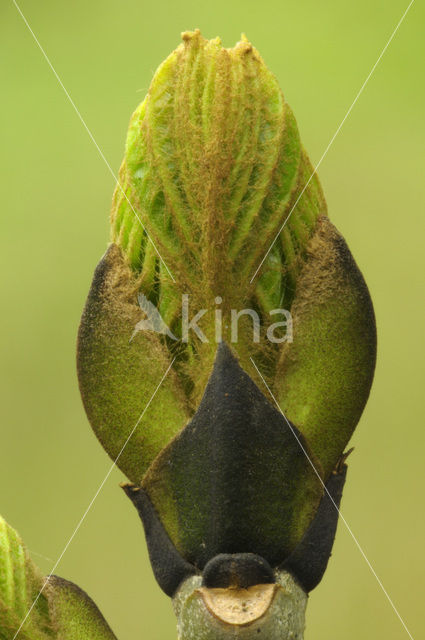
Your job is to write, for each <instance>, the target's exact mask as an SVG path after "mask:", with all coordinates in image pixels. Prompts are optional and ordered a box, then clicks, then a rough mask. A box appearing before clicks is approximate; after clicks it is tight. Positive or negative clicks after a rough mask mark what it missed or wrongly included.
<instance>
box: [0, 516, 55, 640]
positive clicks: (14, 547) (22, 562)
mask: <svg viewBox="0 0 425 640" xmlns="http://www.w3.org/2000/svg"><path fill="white" fill-rule="evenodd" d="M44 582H45V579H44V578H43V576H42V575H41V573H40V571H39V570H38V568H37V567H36V566H35V565H34V564H33V562H32V560H31V558H30V557H29V555H28V551H27V550H26V548H25V547H24V544H23V542H22V540H21V539H20V537H19V536H18V534H17V533H16V531H14V530H13V529H12V528H11V527H10V526H9V525H8V524H7V523H6V522H5V520H4V519H3V518H1V516H0V638H1V640H11V639H12V638H13V636H14V635H15V633H16V632H17V630H18V629H19V627H20V625H21V623H22V621H23V619H24V618H25V616H26V614H27V612H28V610H29V608H30V607H31V606H32V604H33V602H34V600H35V599H36V597H37V595H38V593H39V592H40V590H41V589H42V588H43V585H44ZM55 637H56V635H55V633H54V629H53V627H52V624H51V621H50V617H49V612H48V602H47V599H46V596H45V594H44V593H42V594H41V596H40V597H39V598H38V600H37V603H36V604H35V606H34V607H33V609H32V611H31V615H30V616H29V617H28V618H27V620H26V622H25V624H24V625H23V627H22V629H21V631H20V632H19V639H20V640H47V639H48V638H55Z"/></svg>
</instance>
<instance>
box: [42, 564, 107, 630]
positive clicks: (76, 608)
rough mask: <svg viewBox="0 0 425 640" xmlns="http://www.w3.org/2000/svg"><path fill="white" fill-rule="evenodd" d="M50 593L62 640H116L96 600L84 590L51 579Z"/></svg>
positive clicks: (51, 605)
mask: <svg viewBox="0 0 425 640" xmlns="http://www.w3.org/2000/svg"><path fill="white" fill-rule="evenodd" d="M46 592H47V597H48V600H49V613H50V619H51V621H52V624H53V626H54V628H55V630H56V638H57V639H58V640H116V636H115V635H114V634H113V633H112V631H111V628H110V627H109V625H108V623H107V622H106V620H105V618H104V617H103V616H102V614H101V613H100V611H99V609H98V608H97V606H96V605H95V603H94V602H93V600H92V599H91V598H90V597H89V596H88V595H87V593H85V592H84V591H83V590H82V589H80V587H77V585H75V584H73V583H72V582H69V581H68V580H64V579H63V578H59V577H57V576H51V577H50V578H49V583H48V585H47V587H46Z"/></svg>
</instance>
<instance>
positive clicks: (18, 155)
mask: <svg viewBox="0 0 425 640" xmlns="http://www.w3.org/2000/svg"><path fill="white" fill-rule="evenodd" d="M20 4H21V8H22V10H23V12H24V13H25V15H26V17H27V19H28V21H29V23H30V25H31V27H32V28H33V30H34V32H35V33H36V35H37V37H38V38H39V40H40V42H41V43H42V45H43V47H44V48H45V50H46V52H47V54H48V55H49V57H50V58H51V60H52V63H53V64H54V66H55V68H56V70H57V72H58V73H59V75H60V77H61V79H62V80H63V82H64V84H65V86H66V88H67V90H68V91H69V93H70V94H71V96H72V98H73V100H74V101H75V103H76V105H77V106H78V108H79V110H80V111H81V114H82V115H83V117H84V119H85V120H86V122H87V124H88V126H89V127H90V129H91V130H92V132H93V134H94V136H95V138H96V140H97V142H98V144H99V146H100V147H101V149H102V151H103V152H104V154H105V156H106V158H107V159H108V161H109V163H110V164H111V167H112V168H113V170H114V171H115V172H116V171H117V170H118V167H119V164H120V161H121V157H122V154H123V145H124V139H125V134H126V128H127V124H128V120H129V117H130V114H131V112H132V111H133V110H134V108H135V107H136V105H137V104H138V103H139V102H140V101H141V100H142V98H143V97H144V94H145V92H146V90H147V88H148V86H149V83H150V79H151V77H152V74H153V72H154V70H155V69H156V67H157V66H158V64H159V63H160V62H161V61H162V60H163V59H164V58H165V57H166V56H167V55H168V53H169V52H170V51H171V50H172V49H174V48H175V47H176V46H177V45H178V44H179V41H180V32H181V31H182V30H186V29H193V28H195V27H199V28H200V29H201V31H202V33H203V34H204V35H205V36H206V37H214V36H216V35H220V36H221V38H222V40H223V43H224V45H225V46H233V44H234V43H235V42H236V41H237V40H238V39H239V36H240V33H241V32H242V31H244V32H246V34H247V35H248V37H249V38H250V39H251V41H252V42H253V43H254V44H255V46H256V47H257V48H258V49H259V50H260V52H261V54H262V56H263V58H264V60H265V61H266V63H267V64H268V66H269V67H270V69H271V70H272V71H273V72H274V73H275V74H276V76H277V77H278V80H279V82H280V85H281V87H282V89H283V91H284V94H285V97H286V99H287V100H288V102H289V103H290V105H291V106H292V108H293V110H294V112H295V115H296V118H297V120H298V124H299V128H300V131H301V136H302V140H303V143H304V145H305V147H306V149H307V150H308V153H309V155H310V157H311V159H312V161H313V163H316V162H317V161H318V160H319V158H320V157H321V155H322V153H323V151H324V149H325V148H326V146H327V144H328V142H329V140H330V138H331V136H332V135H333V133H334V131H335V130H336V128H337V126H338V124H339V123H340V121H341V120H342V118H343V116H344V114H345V113H346V111H347V109H348V107H349V106H350V104H351V102H352V100H353V99H354V97H355V95H356V93H357V91H358V90H359V88H360V86H361V85H362V83H363V81H364V79H365V77H366V76H367V74H368V73H369V71H370V69H371V67H372V65H373V64H374V62H375V61H376V59H377V57H378V55H379V53H380V52H381V50H382V48H383V47H384V45H385V43H386V42H387V40H388V38H389V36H390V34H391V32H392V30H393V29H394V27H395V25H396V23H397V22H398V20H399V18H400V17H401V15H402V13H403V11H404V10H405V8H406V6H407V2H406V0H403V1H401V0H386V1H385V2H384V1H380V2H375V1H374V2H371V1H370V0H359V1H358V2H356V3H353V2H352V1H351V0H350V1H349V0H341V2H338V3H336V2H330V1H329V0H326V1H322V2H307V1H305V0H302V1H299V2H297V3H295V2H288V1H285V0H276V1H271V0H263V2H261V3H260V2H254V1H253V0H244V1H242V0H234V1H233V2H229V0H215V2H214V3H205V2H199V0H198V1H196V2H195V1H191V0H190V1H189V0H180V1H179V2H175V1H172V0H166V1H164V0H159V1H157V2H153V3H147V2H132V1H129V0H124V1H120V2H116V0H115V1H113V2H112V1H111V0H102V2H100V1H99V0H92V1H91V2H87V1H86V0H85V1H84V2H82V1H81V0H76V1H74V2H64V1H63V0H60V1H58V0H55V1H53V0H44V1H43V2H39V1H38V2H37V1H36V0H22V2H21V3H20ZM424 23H425V9H424V6H423V4H422V5H421V4H420V3H419V2H417V3H416V4H414V5H413V7H412V9H411V11H410V13H409V14H408V16H407V18H406V21H405V23H404V24H403V25H402V26H401V28H400V31H399V32H398V34H397V35H396V36H395V38H394V40H393V42H392V43H391V45H390V46H389V49H388V51H387V52H386V54H385V55H384V57H383V59H382V61H381V63H380V64H379V66H378V68H377V69H376V71H375V73H374V75H373V77H372V78H371V80H370V82H369V84H368V86H367V87H366V89H365V91H364V93H363V95H362V96H361V97H360V99H359V101H358V103H357V104H356V106H355V107H354V109H353V111H352V113H351V115H350V116H349V118H348V119H347V121H346V123H345V125H344V127H343V128H342V130H341V132H340V135H339V136H338V137H337V139H336V140H335V143H334V144H333V146H332V148H331V149H330V151H329V153H328V155H327V156H326V158H325V160H324V161H323V164H322V166H321V168H320V171H319V175H320V177H321V181H322V184H323V187H324V190H325V194H326V196H327V201H328V205H329V212H330V216H331V218H332V220H333V222H334V223H335V224H336V225H337V226H338V228H339V229H340V231H341V232H342V233H343V234H344V236H345V237H346V239H347V241H348V243H349V246H350V248H351V250H352V252H353V254H354V256H355V258H356V260H357V262H358V264H359V266H360V268H361V269H362V271H363V273H364V275H365V278H366V280H367V283H368V285H369V287H370V290H371V294H372V298H373V301H374V304H375V310H376V315H377V323H378V332H379V352H378V365H377V371H376V377H375V382H374V386H373V389H372V393H371V397H370V400H369V403H368V405H367V408H366V410H365V413H364V415H363V417H362V420H361V422H360V425H359V427H358V429H357V431H356V433H355V435H354V438H353V440H352V444H353V445H354V446H355V447H356V451H355V453H354V454H353V455H352V456H351V458H350V461H349V478H348V484H347V487H346V490H345V495H344V499H343V505H342V510H343V513H344V516H345V518H346V520H347V522H348V523H349V525H350V527H351V528H352V531H353V533H354V534H355V536H356V537H357V539H358V540H359V542H360V544H361V545H362V547H363V549H364V551H365V553H366V555H367V557H368V558H369V560H370V562H371V564H372V565H373V567H374V569H375V570H376V572H377V574H378V575H379V577H380V578H381V580H382V582H383V584H384V585H385V588H386V589H387V590H388V592H389V594H390V595H391V598H392V599H393V601H394V603H395V605H396V607H397V608H398V609H399V611H400V614H401V616H402V617H403V618H404V619H405V621H406V624H407V625H408V627H409V629H410V631H411V633H412V635H413V636H414V637H415V636H418V634H419V629H420V623H421V621H423V604H422V600H423V593H421V589H422V591H423V587H424V571H423V543H424V540H425V516H424V508H423V507H424V505H423V468H424V463H423V456H424V454H423V447H424V432H423V422H424V392H423V386H424V375H423V374H424V364H423V362H424V355H423V354H424V330H423V317H424V307H425V304H424V290H423V284H424V283H423V274H424V256H423V253H424V249H423V246H424V240H423V238H424V233H425V216H424V202H425V198H424V195H425V194H424V191H425V189H424V173H423V170H424V147H425V123H424V120H423V113H424V107H425V104H424V98H425V88H424V83H423V77H424V76H423V64H424V54H425V46H424V34H423V30H422V29H421V27H423V24H424ZM0 24H1V38H0V59H1V60H2V70H1V89H2V91H1V94H2V98H1V103H0V114H1V119H0V122H1V126H0V128H1V140H2V144H1V160H0V162H1V182H2V206H1V248H0V260H1V263H2V264H1V269H0V277H1V301H2V305H1V314H0V340H1V371H0V377H1V380H0V389H1V405H0V406H1V409H0V410H1V458H0V512H1V513H2V514H3V516H4V517H5V518H6V519H7V520H8V521H9V523H10V524H11V525H13V526H14V527H15V528H16V529H18V531H19V532H20V533H21V535H22V536H23V538H24V540H25V541H26V543H27V545H28V547H29V548H30V549H31V551H32V552H33V557H34V560H35V561H36V562H37V563H38V564H39V566H40V567H41V568H42V569H43V570H44V571H45V572H46V573H48V572H49V571H50V569H51V567H52V565H53V561H54V560H56V558H57V557H58V556H59V554H60V553H61V551H62V549H63V547H64V545H65V544H66V542H67V541H68V539H69V537H70V535H71V533H72V531H73V530H74V528H75V526H76V525H77V523H78V521H79V520H80V518H81V516H82V515H83V513H84V511H85V510H86V508H87V506H88V504H89V502H90V500H91V499H92V497H93V495H94V494H95V492H96V490H97V488H98V487H99V484H100V483H101V481H102V479H103V478H104V476H105V474H106V473H107V471H108V469H109V467H110V461H109V459H108V457H107V456H106V454H105V453H104V452H103V450H102V448H101V447H100V445H99V444H98V443H97V441H96V439H95V437H94V435H93V434H92V432H91V430H90V427H89V425H88V422H87V420H86V417H85V414H84V411H83V408H82V404H81V401H80V397H79V392H78V386H77V378H76V372H75V340H76V332H77V327H78V322H79V317H80V313H81V310H82V307H83V304H84V301H85V297H86V294H87V292H88V289H89V285H90V281H91V277H92V273H93V269H94V267H95V265H96V263H97V261H98V259H99V258H100V256H101V255H102V253H103V252H104V250H105V247H106V244H107V241H108V214H109V208H110V202H111V195H112V191H113V188H114V181H113V179H112V177H111V175H110V173H109V172H108V169H107V167H106V166H105V164H104V162H103V161H102V159H101V158H100V156H99V153H98V151H97V150H96V148H95V146H94V145H93V143H92V141H91V140H90V139H89V136H88V135H87V132H86V131H85V130H84V128H83V126H82V124H81V122H80V121H79V120H78V118H77V116H76V114H75V112H74V111H73V109H72V107H71V105H70V103H69V102H68V101H67V99H66V97H65V95H64V93H63V91H62V89H61V88H60V86H59V85H58V82H57V81H56V79H55V77H54V75H53V74H52V71H51V70H50V69H49V67H48V65H47V63H46V61H45V60H44V59H43V57H42V55H41V53H40V51H39V50H38V49H37V46H36V44H35V42H34V40H33V39H32V37H31V35H30V33H29V31H28V30H27V28H26V26H25V24H24V22H23V21H22V19H21V17H20V16H19V14H18V12H17V10H16V9H15V7H14V6H13V4H12V2H9V1H4V2H3V3H2V5H1V9H0ZM121 480H123V477H122V474H121V473H120V472H119V471H117V470H114V472H113V473H112V474H111V476H110V477H109V479H108V481H107V482H106V484H105V486H104V487H103V489H102V491H101V493H100V495H99V496H98V498H97V500H96V501H95V503H94V505H93V507H92V508H91V510H90V512H89V513H88V515H87V517H86V519H85V521H84V523H83V525H82V526H81V529H80V530H79V531H78V533H77V534H76V536H75V538H74V539H73V541H72V543H71V545H70V546H69V548H68V550H67V552H66V554H65V555H64V557H63V559H62V561H61V563H60V566H59V567H58V569H57V571H56V573H58V574H59V575H62V576H64V577H66V578H68V579H70V580H72V581H75V582H76V583H78V584H79V585H80V586H81V587H83V588H84V589H85V590H87V591H88V593H89V594H90V595H91V596H92V597H93V598H94V600H95V601H96V602H97V603H98V605H99V606H100V608H101V610H102V612H103V613H104V615H105V616H106V618H107V620H108V621H109V623H110V624H111V626H112V627H113V629H114V631H115V633H116V634H117V636H118V637H119V639H120V640H130V639H134V638H149V640H171V639H173V638H175V636H176V633H175V622H174V617H173V613H172V610H171V605H170V602H169V600H168V598H167V597H166V596H164V595H163V594H162V592H161V591H160V590H159V587H157V585H156V583H155V581H154V579H153V577H152V574H151V570H150V567H149V564H148V559H147V554H146V549H145V543H144V539H143V535H142V527H141V524H140V522H139V520H138V517H137V515H136V512H135V510H134V508H133V507H132V506H131V505H130V503H129V501H128V500H127V499H126V498H125V497H124V495H123V493H122V491H121V490H120V489H119V488H118V483H119V482H120V481H121ZM49 558H50V559H49ZM376 637H379V638H386V640H398V639H400V640H402V639H403V638H406V637H407V634H406V631H405V630H404V629H403V627H402V625H401V623H400V621H399V620H398V619H397V616H396V614H395V613H394V611H393V610H392V609H391V606H390V605H389V603H388V601H387V599H386V598H385V596H384V594H383V592H382V590H381V588H380V587H379V585H378V583H377V581H376V579H375V577H374V576H373V575H372V573H371V570H370V569H369V567H368V566H367V564H366V562H365V560H364V559H363V557H362V556H361V554H360V552H359V549H358V548H357V547H356V545H355V543H354V541H353V539H352V537H351V536H350V534H349V532H348V531H347V529H346V528H345V527H344V525H343V523H341V522H340V525H339V530H338V535H337V539H336V544H335V547H334V553H333V556H332V559H331V561H330V565H329V568H328V571H327V573H326V575H325V578H324V580H323V582H322V583H321V585H320V586H319V587H318V588H317V590H316V591H314V592H313V593H312V595H311V598H310V604H309V608H308V618H307V631H306V640H313V639H314V640H325V639H326V640H328V639H329V638H343V639H344V640H350V639H353V640H354V639H355V640H358V638H376Z"/></svg>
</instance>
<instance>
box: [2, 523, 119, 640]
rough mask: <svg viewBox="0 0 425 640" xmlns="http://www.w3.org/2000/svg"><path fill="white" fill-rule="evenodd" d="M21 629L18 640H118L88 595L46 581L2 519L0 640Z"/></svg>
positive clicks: (63, 583) (50, 579)
mask: <svg viewBox="0 0 425 640" xmlns="http://www.w3.org/2000/svg"><path fill="white" fill-rule="evenodd" d="M34 603H35V604H34ZM33 605H34V606H33ZM25 618H26V619H25ZM24 620H25V622H24V623H23V624H22V622H23V621H24ZM21 624H22V627H21ZM18 630H19V634H18V635H17V640H49V639H55V640H116V637H115V635H114V634H113V633H112V631H111V629H110V628H109V626H108V624H107V623H106V621H105V619H104V618H103V616H102V614H101V613H100V611H99V609H98V608H97V607H96V605H95V604H94V602H93V601H92V600H91V599H90V598H89V597H88V595H87V594H86V593H84V591H82V590H81V589H80V588H79V587H77V586H76V585H74V584H72V582H68V581H67V580H63V579H62V578H58V577H56V576H49V577H48V578H44V577H43V576H42V574H41V572H40V571H39V569H38V568H37V567H36V566H35V565H34V563H33V562H32V560H31V558H30V557H29V554H28V551H27V549H26V548H25V546H24V544H23V542H22V540H21V538H20V537H19V536H18V534H17V533H16V531H14V530H13V529H12V527H10V526H9V525H8V524H7V522H6V521H5V520H4V519H3V518H2V517H1V516H0V640H12V639H13V638H14V636H15V634H17V632H18Z"/></svg>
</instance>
